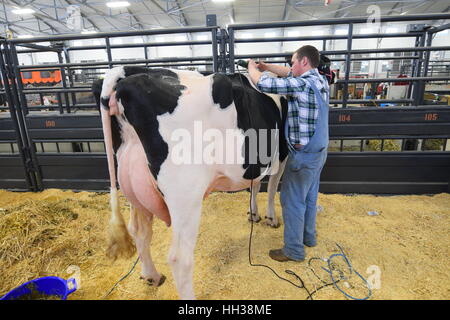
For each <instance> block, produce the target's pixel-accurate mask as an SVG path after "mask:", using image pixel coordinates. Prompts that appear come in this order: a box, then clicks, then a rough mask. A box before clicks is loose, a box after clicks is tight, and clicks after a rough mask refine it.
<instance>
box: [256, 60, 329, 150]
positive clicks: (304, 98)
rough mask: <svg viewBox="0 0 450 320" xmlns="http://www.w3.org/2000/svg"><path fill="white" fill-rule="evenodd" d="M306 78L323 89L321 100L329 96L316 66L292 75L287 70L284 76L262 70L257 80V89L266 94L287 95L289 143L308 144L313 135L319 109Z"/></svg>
mask: <svg viewBox="0 0 450 320" xmlns="http://www.w3.org/2000/svg"><path fill="white" fill-rule="evenodd" d="M305 78H310V79H312V80H313V81H314V84H315V85H316V86H317V88H318V89H319V90H320V91H321V92H322V94H323V97H324V99H326V100H327V98H328V95H329V86H328V82H327V81H326V79H325V78H324V77H323V76H321V75H320V74H319V72H318V71H317V69H312V70H309V71H307V72H305V73H304V74H302V75H301V76H299V77H293V76H292V73H291V72H289V74H288V76H287V77H286V78H273V77H271V76H270V75H269V74H268V73H263V75H262V76H261V78H260V80H259V81H258V84H257V86H258V88H259V89H260V90H261V91H262V92H265V93H274V94H281V95H286V98H287V100H288V114H287V121H288V124H289V141H290V142H291V143H292V144H298V143H299V144H301V145H304V146H305V145H307V144H308V142H309V139H310V138H311V137H312V136H313V135H314V130H315V126H316V123H317V115H318V114H319V108H318V106H317V104H316V98H315V96H314V90H313V89H312V88H311V86H310V84H309V82H308V81H306V80H305Z"/></svg>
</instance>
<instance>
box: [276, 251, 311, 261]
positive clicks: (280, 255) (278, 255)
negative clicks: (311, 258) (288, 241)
mask: <svg viewBox="0 0 450 320" xmlns="http://www.w3.org/2000/svg"><path fill="white" fill-rule="evenodd" d="M269 257H271V258H272V259H273V260H275V261H278V262H286V261H297V262H298V261H303V260H304V259H302V260H294V259H291V258H289V257H288V256H286V255H285V254H284V252H283V249H274V250H270V251H269Z"/></svg>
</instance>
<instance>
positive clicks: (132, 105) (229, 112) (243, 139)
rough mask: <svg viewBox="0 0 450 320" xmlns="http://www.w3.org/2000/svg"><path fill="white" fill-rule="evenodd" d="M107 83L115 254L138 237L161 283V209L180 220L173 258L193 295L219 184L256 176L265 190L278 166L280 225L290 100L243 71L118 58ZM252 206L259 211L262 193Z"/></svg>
mask: <svg viewBox="0 0 450 320" xmlns="http://www.w3.org/2000/svg"><path fill="white" fill-rule="evenodd" d="M98 85H99V84H97V90H96V89H95V86H94V94H95V95H96V98H97V101H98V102H99V103H100V105H101V108H100V110H101V115H102V124H103V133H104V137H105V146H106V153H107V159H108V168H109V173H110V180H111V199H110V204H111V209H112V215H111V221H110V233H109V238H110V244H109V247H108V254H109V256H111V257H113V258H116V257H117V256H119V255H121V254H125V255H128V256H130V255H131V254H133V252H134V244H133V240H132V238H133V239H134V243H135V245H136V248H137V250H138V254H139V257H140V259H141V262H142V274H141V276H142V277H143V278H144V279H146V280H148V281H149V282H150V283H152V284H154V285H160V284H161V283H162V282H163V281H164V276H162V275H161V274H160V273H158V271H157V270H156V268H155V266H154V264H153V261H152V258H151V254H150V241H151V237H152V221H153V218H154V216H156V217H158V218H160V219H162V220H163V221H164V222H165V223H166V224H167V226H172V228H173V239H172V245H171V248H170V252H169V256H168V261H169V264H170V265H171V268H172V272H173V276H174V278H175V282H176V287H177V290H178V293H179V296H180V298H182V299H194V298H195V295H194V289H193V268H194V248H195V244H196V240H197V233H198V228H199V223H200V214H201V209H202V200H203V199H204V198H205V197H206V196H207V195H208V194H209V193H210V192H212V191H237V190H243V189H246V188H248V187H249V186H250V185H251V182H252V181H253V183H254V184H253V186H254V189H255V191H257V190H259V186H260V181H261V179H262V178H264V176H267V175H270V179H269V185H268V191H269V198H270V199H269V205H268V212H267V213H268V214H267V217H268V223H269V224H270V225H272V226H277V225H278V222H277V219H276V216H275V209H274V202H273V201H274V195H275V193H276V190H277V185H278V182H279V180H280V177H281V174H282V171H283V168H284V163H285V160H286V157H287V153H288V152H287V146H286V144H285V139H284V132H283V130H282V129H283V121H282V116H281V114H282V112H281V109H283V110H284V111H285V108H286V103H285V100H284V98H283V99H281V98H280V97H278V96H269V95H266V94H263V93H261V92H259V91H257V90H256V89H255V87H254V86H253V85H252V84H251V81H249V80H248V79H247V77H245V76H243V75H240V74H235V75H223V74H212V75H208V76H204V75H202V74H200V73H198V72H193V71H181V70H172V69H148V68H143V67H131V66H130V67H117V68H113V69H111V70H110V71H109V72H108V73H107V74H106V76H105V79H104V80H103V84H102V87H101V95H100V94H99V93H100V92H99V86H98ZM281 102H283V103H281ZM282 104H283V108H281V105H282ZM278 129H280V130H278ZM252 130H253V131H252ZM250 131H252V132H253V133H254V132H256V133H257V136H256V137H255V136H252V135H251V134H250V135H249V134H248V132H250ZM230 132H231V133H232V134H229V133H230ZM261 132H262V134H261V135H258V134H259V133H261ZM274 133H275V135H276V139H274V140H273V139H272V138H273V134H274ZM229 135H231V136H232V138H231V139H229V138H228V136H229ZM199 137H200V138H199ZM252 138H254V139H252ZM202 143H203V144H202ZM199 144H200V145H201V146H200V147H199ZM205 144H206V146H205V147H203V145H205ZM262 149H265V157H264V159H263V157H262V156H261V155H262V154H263V150H262ZM236 150H237V152H236ZM114 152H115V154H116V157H117V161H118V173H117V180H118V182H119V185H120V188H121V190H122V192H123V194H124V195H125V197H126V198H127V200H128V201H129V202H130V204H131V217H130V222H129V225H128V231H129V232H130V233H131V236H132V237H130V235H129V233H128V231H127V228H126V226H125V222H124V219H123V217H122V215H121V213H120V211H119V205H118V198H117V188H116V172H115V166H114ZM230 154H232V155H233V157H234V158H233V157H231V158H233V159H232V161H228V160H229V159H228V158H227V156H228V155H230ZM220 155H222V158H220ZM225 158H226V159H225ZM251 211H252V212H253V213H254V215H252V216H251V217H252V218H253V219H254V220H259V216H258V213H257V206H256V195H254V196H253V198H252V208H251Z"/></svg>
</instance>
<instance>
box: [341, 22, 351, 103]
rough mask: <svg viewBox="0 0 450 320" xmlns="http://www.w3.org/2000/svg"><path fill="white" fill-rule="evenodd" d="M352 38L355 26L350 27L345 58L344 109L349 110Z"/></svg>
mask: <svg viewBox="0 0 450 320" xmlns="http://www.w3.org/2000/svg"><path fill="white" fill-rule="evenodd" d="M352 38H353V24H352V23H350V24H349V25H348V36H347V53H346V56H345V82H344V89H343V91H342V108H347V101H348V80H349V79H350V69H351V54H350V51H351V50H352Z"/></svg>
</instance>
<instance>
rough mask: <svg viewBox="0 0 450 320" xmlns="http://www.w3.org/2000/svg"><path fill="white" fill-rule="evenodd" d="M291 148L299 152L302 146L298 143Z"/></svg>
mask: <svg viewBox="0 0 450 320" xmlns="http://www.w3.org/2000/svg"><path fill="white" fill-rule="evenodd" d="M293 147H294V149H295V150H300V149H301V148H302V147H303V145H301V144H300V143H296V144H294V145H293Z"/></svg>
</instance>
